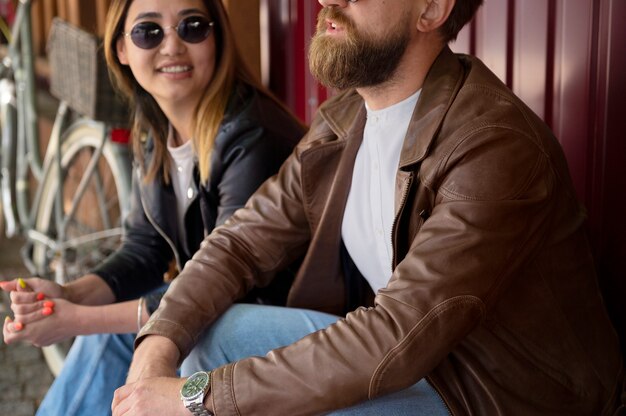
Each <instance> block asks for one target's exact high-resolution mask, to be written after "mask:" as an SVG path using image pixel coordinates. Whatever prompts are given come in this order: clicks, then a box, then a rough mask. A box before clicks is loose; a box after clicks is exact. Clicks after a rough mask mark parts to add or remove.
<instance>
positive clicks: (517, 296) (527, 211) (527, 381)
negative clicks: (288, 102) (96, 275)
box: [112, 0, 624, 416]
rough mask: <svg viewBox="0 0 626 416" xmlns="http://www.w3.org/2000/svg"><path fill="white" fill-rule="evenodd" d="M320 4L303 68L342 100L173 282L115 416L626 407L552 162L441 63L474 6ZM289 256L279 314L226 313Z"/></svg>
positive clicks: (472, 62)
mask: <svg viewBox="0 0 626 416" xmlns="http://www.w3.org/2000/svg"><path fill="white" fill-rule="evenodd" d="M320 3H321V4H322V5H323V6H324V7H323V9H322V11H321V12H320V15H319V24H318V30H317V34H316V36H315V38H314V39H313V42H312V45H311V49H310V66H311V69H312V72H313V73H314V75H315V76H316V77H317V78H318V79H319V80H320V81H321V82H322V83H324V84H325V85H327V86H329V87H334V88H338V89H341V90H344V91H343V92H342V93H341V94H339V95H338V96H336V97H334V98H333V99H331V100H329V101H328V102H326V103H325V104H324V105H323V106H322V107H321V108H320V110H319V112H318V115H317V117H316V119H315V120H314V122H313V124H312V126H311V129H310V131H309V132H308V134H307V135H306V136H305V138H304V139H303V140H302V142H301V143H300V145H299V146H298V147H297V149H296V150H295V151H294V153H293V154H292V156H291V157H290V158H289V159H288V160H287V162H286V163H285V164H284V165H283V167H282V168H281V171H280V172H279V174H278V175H277V176H276V177H274V178H272V179H270V180H269V181H268V182H267V183H265V185H264V186H263V187H262V188H261V189H260V190H259V191H258V192H257V193H255V194H254V195H253V196H252V198H251V199H250V200H249V202H248V204H247V205H246V207H245V208H244V209H242V210H240V211H238V212H237V213H235V215H234V216H233V217H232V219H231V220H230V221H229V222H228V223H227V224H226V225H225V226H223V227H220V228H218V229H216V230H215V232H213V233H212V234H211V235H210V236H208V237H207V238H206V240H205V241H204V243H203V244H202V247H201V249H200V251H199V252H198V253H197V254H196V255H195V256H194V258H193V259H192V260H191V261H190V262H189V263H188V264H187V265H186V267H185V269H184V270H183V272H182V273H181V275H180V276H179V277H178V278H177V279H176V280H175V282H174V283H173V284H172V285H171V287H170V289H169V290H168V293H167V294H166V296H165V297H164V299H163V301H162V303H161V306H160V308H159V309H158V311H157V312H156V313H154V314H153V315H152V317H151V319H150V321H149V323H148V324H147V325H145V326H144V327H143V330H142V331H141V332H140V334H139V335H138V338H137V341H136V346H137V347H136V351H135V357H134V360H133V365H132V367H131V371H130V374H129V377H128V384H127V385H126V386H124V387H122V388H120V389H119V390H118V391H117V392H116V396H115V399H114V402H113V406H112V408H113V414H114V415H124V414H181V415H183V414H189V413H188V412H187V410H186V409H185V407H186V408H187V409H189V410H190V411H191V412H192V413H193V414H196V415H201V414H202V415H207V414H215V415H218V416H223V415H242V416H247V415H272V416H274V415H286V416H293V415H309V414H320V413H327V412H332V413H331V414H333V415H370V414H372V415H374V414H375V415H380V414H384V415H448V414H453V415H470V414H471V415H544V414H550V415H568V416H572V415H612V414H617V413H616V412H619V410H618V408H620V406H621V409H622V410H623V409H624V408H623V403H621V402H620V394H621V392H622V391H623V390H622V389H623V387H622V386H623V370H622V368H623V364H622V360H621V357H620V354H619V349H618V341H617V337H616V334H615V332H614V330H613V329H612V327H611V325H610V323H609V320H608V318H607V315H606V313H605V310H604V308H603V304H602V300H601V297H600V294H599V290H598V287H597V283H596V276H595V274H594V268H593V264H592V259H591V256H590V251H589V248H588V244H587V241H586V239H585V235H584V232H583V220H584V215H583V210H582V208H581V207H580V205H579V204H578V203H577V202H576V199H575V195H574V190H573V187H572V184H571V180H570V177H569V174H568V168H567V165H566V162H565V158H564V156H563V153H562V151H561V148H560V147H559V144H558V142H557V140H556V139H555V138H554V137H553V135H552V133H551V132H550V130H549V129H548V127H547V126H546V125H545V124H544V123H543V122H542V121H541V120H540V119H539V118H538V117H537V116H536V115H535V114H533V113H532V111H531V110H530V109H529V108H528V107H526V106H525V105H524V104H523V103H522V102H521V101H520V100H519V99H518V98H516V97H515V96H514V95H513V94H512V93H511V91H509V90H508V89H507V88H506V87H505V86H504V85H503V84H502V83H501V82H500V81H499V80H498V79H497V77H496V76H495V75H494V74H493V73H491V72H490V71H489V70H488V69H487V68H486V67H485V66H484V65H483V64H482V63H481V62H480V61H479V60H477V59H475V58H472V57H469V56H464V55H455V54H453V53H452V52H451V51H450V49H449V48H448V46H447V43H448V42H449V41H450V40H452V39H454V38H455V37H456V35H457V33H458V31H459V30H460V29H461V28H462V27H463V26H464V25H465V24H466V23H467V22H468V21H469V20H470V19H471V18H472V16H473V15H474V13H475V11H476V9H477V8H478V7H479V6H480V3H481V0H456V1H455V0H387V1H384V0H359V1H357V0H352V1H347V0H320ZM301 256H304V261H303V263H302V266H301V269H300V271H299V273H298V276H297V277H296V280H295V282H294V284H293V287H292V288H291V291H290V294H289V298H288V304H287V306H288V307H285V308H280V307H267V306H260V305H241V304H239V305H235V306H233V304H234V302H235V301H237V299H241V298H242V297H244V295H245V294H246V293H247V291H249V290H250V288H252V287H254V286H264V285H267V284H269V282H270V281H271V280H272V279H273V277H274V275H275V273H276V271H277V270H280V269H281V268H282V267H285V266H286V265H288V264H290V263H291V262H292V261H294V260H295V259H297V258H299V257H301ZM206 328H208V330H206V331H205V329H206ZM201 334H202V336H200V335H201ZM196 344H197V345H196ZM194 345H196V346H195V348H194ZM192 348H193V351H192ZM190 351H192V353H191V355H189V357H187V356H188V354H189V353H190ZM185 357H187V359H186V360H185V361H184V363H183V366H182V373H183V374H184V375H189V374H191V373H192V372H193V373H194V374H193V375H191V377H189V378H188V379H186V380H185V379H178V378H175V377H173V376H174V374H175V370H176V367H177V365H178V364H179V363H180V362H182V361H183V359H185ZM196 371H197V372H196ZM181 389H182V393H181V396H182V402H183V403H180V401H179V398H178V395H179V393H178V392H179V391H181ZM620 403H621V404H620ZM338 409H342V410H338Z"/></svg>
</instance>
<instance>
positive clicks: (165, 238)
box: [137, 171, 182, 271]
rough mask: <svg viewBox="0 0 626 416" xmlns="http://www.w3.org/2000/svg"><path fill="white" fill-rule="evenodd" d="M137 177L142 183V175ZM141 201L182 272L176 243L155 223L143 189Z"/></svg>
mask: <svg viewBox="0 0 626 416" xmlns="http://www.w3.org/2000/svg"><path fill="white" fill-rule="evenodd" d="M137 177H138V179H139V180H140V181H141V173H140V172H139V171H137ZM139 199H141V204H142V205H143V206H144V210H143V212H144V213H145V214H146V218H148V221H150V224H152V226H153V227H154V229H155V230H157V232H158V233H159V235H161V237H163V239H164V240H165V242H166V243H167V244H168V245H169V246H170V248H171V249H172V252H173V253H174V258H175V259H176V266H177V267H178V270H179V271H181V270H182V267H181V264H180V256H179V254H178V250H176V246H175V245H174V242H173V241H172V240H171V239H170V238H169V237H168V236H167V234H165V232H164V231H163V229H162V228H161V227H159V226H158V225H157V223H156V222H155V221H154V219H153V218H152V216H151V215H150V213H149V212H148V205H146V201H145V200H144V198H143V194H142V193H141V189H139Z"/></svg>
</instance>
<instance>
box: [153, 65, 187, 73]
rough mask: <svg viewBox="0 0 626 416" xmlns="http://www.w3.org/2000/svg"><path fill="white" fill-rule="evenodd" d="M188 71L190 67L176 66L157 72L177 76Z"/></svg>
mask: <svg viewBox="0 0 626 416" xmlns="http://www.w3.org/2000/svg"><path fill="white" fill-rule="evenodd" d="M190 70H191V67H190V66H183V65H177V66H166V67H164V68H161V69H160V70H159V71H160V72H165V73H168V74H178V73H180V72H187V71H190Z"/></svg>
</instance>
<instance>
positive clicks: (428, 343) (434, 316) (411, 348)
mask: <svg viewBox="0 0 626 416" xmlns="http://www.w3.org/2000/svg"><path fill="white" fill-rule="evenodd" d="M507 134H508V133H506V132H504V133H501V134H500V135H498V136H499V137H493V136H492V137H491V138H492V139H493V140H492V143H488V144H485V143H484V142H481V141H477V143H479V145H478V147H477V148H471V149H468V148H467V147H465V148H464V146H463V145H460V146H459V147H458V148H457V149H456V155H451V156H450V157H449V158H446V159H445V161H444V162H442V165H441V166H440V167H439V169H440V170H443V171H445V170H448V171H449V172H448V173H447V174H446V173H445V172H444V174H442V175H441V176H440V177H441V178H444V179H443V181H442V182H441V183H437V184H435V183H426V182H423V183H419V184H417V186H426V187H429V186H432V187H435V188H436V189H437V192H436V195H437V197H436V198H437V203H436V205H435V208H434V209H433V211H432V215H431V216H430V218H429V219H428V220H426V221H425V222H424V224H423V225H422V228H421V230H420V231H419V232H418V233H417V235H416V236H415V238H414V239H413V241H412V243H411V246H410V248H409V250H408V253H407V254H406V256H405V257H404V258H403V259H402V261H400V263H399V264H398V265H397V267H396V268H395V270H394V271H393V274H392V276H391V280H390V281H389V284H388V286H387V287H386V288H385V289H383V290H381V291H380V292H379V293H378V294H377V296H376V302H375V306H374V307H372V308H367V309H366V308H360V309H357V310H356V311H354V312H352V313H349V314H348V315H347V316H346V317H345V319H341V320H340V321H338V322H337V323H336V324H334V325H331V326H330V327H328V328H327V329H325V330H322V331H318V332H316V333H313V334H311V335H309V336H306V337H304V338H302V339H301V340H299V341H297V342H296V343H294V344H291V345H289V346H287V347H284V348H280V349H276V350H274V351H271V352H270V353H268V354H267V355H266V356H265V357H251V358H247V359H244V360H241V361H238V362H235V363H231V364H229V365H226V366H223V367H220V368H218V369H215V370H214V373H213V379H212V380H213V381H212V391H211V399H212V403H213V405H214V411H215V412H216V414H217V415H220V416H230V415H266V414H276V415H278V414H281V415H287V414H288V415H304V414H319V413H323V412H325V411H329V410H332V409H336V408H341V407H346V406H350V405H353V404H355V403H358V402H360V401H363V400H367V399H371V398H375V397H378V396H380V395H382V394H386V393H390V392H393V391H397V390H400V389H402V388H406V387H409V386H410V385H412V384H414V383H415V382H417V381H418V380H419V379H421V378H423V377H424V376H426V375H427V374H428V373H429V372H430V371H431V370H432V369H433V368H435V367H436V366H437V365H438V363H439V362H440V361H441V360H442V359H443V358H444V357H445V356H446V355H448V354H449V353H450V351H451V350H452V349H453V348H454V347H455V346H456V345H457V344H458V343H459V342H460V341H461V340H463V339H464V338H465V337H466V336H467V335H468V334H469V333H470V332H471V331H472V330H473V329H474V328H475V327H476V325H477V324H478V323H479V322H481V320H482V319H484V316H485V313H486V308H487V305H488V304H489V302H490V299H491V298H492V297H493V296H495V295H494V294H495V293H497V291H498V290H501V289H500V288H501V287H502V286H504V283H503V282H505V281H506V279H507V278H508V277H510V273H511V270H515V267H516V265H519V264H521V263H523V262H524V261H526V260H527V259H528V257H529V256H530V255H531V253H532V252H533V250H534V249H535V246H536V241H538V235H539V234H540V233H541V230H542V228H543V227H544V226H545V222H546V221H548V220H549V218H548V215H549V214H548V213H549V212H550V211H551V210H550V209H549V208H548V207H547V206H548V204H549V202H550V193H551V190H550V182H549V181H546V180H545V177H546V176H549V175H550V173H549V168H548V161H547V157H546V156H545V155H544V154H542V153H541V152H539V151H537V150H536V149H532V146H527V145H526V144H524V141H525V140H524V138H521V137H512V138H511V137H507ZM496 142H497V143H498V144H494V143H496ZM466 143H471V141H469V140H468V141H467V142H466ZM467 146H471V145H467ZM482 146H486V148H490V149H492V150H490V151H489V154H488V155H484V154H482V152H483V150H482ZM511 148H514V150H515V154H516V155H517V157H518V158H519V160H521V162H520V163H519V164H517V165H515V166H513V167H512V165H514V164H512V163H510V164H509V165H508V167H505V166H503V165H502V164H501V163H499V162H498V161H502V160H506V158H505V159H503V156H504V155H510V154H511V153H510V150H511ZM453 156H457V157H456V158H455V157H453ZM453 159H454V160H453ZM490 163H491V164H492V165H491V166H493V164H494V163H496V164H497V165H498V166H497V168H496V169H490V170H489V173H490V174H489V175H483V173H484V172H485V166H489V164H490ZM301 183H302V182H301V177H300V169H299V159H298V153H296V154H294V155H292V156H291V157H290V159H289V160H288V162H287V163H286V165H284V166H283V168H282V169H281V172H280V174H279V175H278V177H277V178H275V179H273V180H272V181H271V182H269V183H266V184H265V185H264V186H263V188H261V190H260V191H259V192H257V194H255V195H254V197H253V198H252V199H251V200H250V201H249V202H248V204H247V207H246V209H244V210H240V211H238V212H237V213H235V215H234V216H233V218H232V220H231V221H230V222H229V223H227V225H226V226H225V227H220V228H218V229H216V232H214V233H212V234H211V235H210V236H209V237H208V238H207V239H206V240H205V241H204V242H203V244H202V247H201V249H200V251H199V252H198V253H197V254H196V255H195V256H194V258H193V260H192V261H191V262H190V264H189V265H188V267H186V269H185V271H184V272H183V273H182V274H181V276H179V278H178V279H177V280H176V281H175V283H174V284H173V285H172V287H171V290H170V291H168V293H167V295H166V296H165V298H164V300H163V302H162V304H161V307H160V308H159V310H157V312H155V314H154V315H153V316H152V319H151V320H150V322H149V323H148V324H147V325H146V326H144V329H143V330H142V331H141V333H140V334H139V338H138V341H137V342H140V341H141V339H142V337H143V336H145V335H148V334H159V335H164V336H166V337H168V338H170V339H171V340H172V341H173V342H174V343H176V345H177V346H178V347H179V349H180V351H181V353H182V354H183V356H185V355H186V354H187V353H188V352H189V350H190V348H192V347H193V345H194V342H195V339H196V335H197V334H200V333H201V332H202V330H203V329H204V328H205V327H206V326H207V325H209V324H210V323H211V322H212V321H213V320H215V318H216V317H217V316H219V314H221V313H222V312H223V311H224V310H226V309H227V308H228V307H229V306H230V304H231V303H232V299H234V298H235V297H236V296H237V295H238V294H239V293H241V292H243V291H245V290H246V289H247V288H249V287H250V286H251V285H252V284H253V282H254V281H256V280H263V279H264V276H265V272H266V271H267V270H271V269H275V268H277V267H280V266H281V265H283V264H284V261H285V259H286V258H287V257H288V253H291V252H293V251H294V250H295V251H297V252H302V250H303V245H306V244H307V241H308V239H309V238H310V236H309V235H308V233H307V230H308V228H307V222H306V215H307V214H306V213H305V209H304V208H303V205H302V200H301V187H300V185H301ZM503 183H506V184H508V187H507V188H506V189H503V188H502V184H503ZM511 218H516V220H515V221H511ZM233 253H236V254H233ZM182 299H184V301H183V300H182Z"/></svg>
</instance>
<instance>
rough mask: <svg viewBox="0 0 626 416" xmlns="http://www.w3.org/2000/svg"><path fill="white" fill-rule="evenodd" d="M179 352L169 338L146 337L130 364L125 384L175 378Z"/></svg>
mask: <svg viewBox="0 0 626 416" xmlns="http://www.w3.org/2000/svg"><path fill="white" fill-rule="evenodd" d="M179 358H180V351H179V350H178V347H177V346H176V344H174V342H173V341H171V340H170V339H169V338H166V337H163V336H161V335H148V336H147V337H146V338H144V339H143V340H142V342H141V343H140V344H139V346H138V347H137V349H136V350H135V354H134V355H133V362H132V363H131V366H130V370H129V372H128V378H127V380H126V382H127V383H133V382H136V381H139V380H143V379H146V378H151V377H175V376H176V367H177V364H178V359H179Z"/></svg>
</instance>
